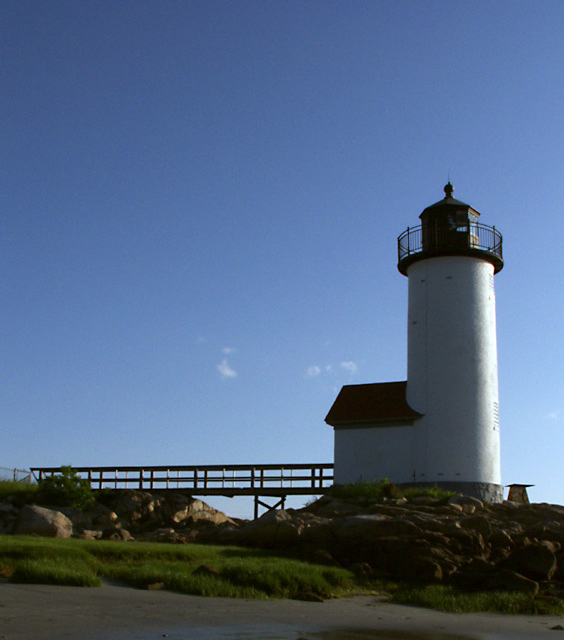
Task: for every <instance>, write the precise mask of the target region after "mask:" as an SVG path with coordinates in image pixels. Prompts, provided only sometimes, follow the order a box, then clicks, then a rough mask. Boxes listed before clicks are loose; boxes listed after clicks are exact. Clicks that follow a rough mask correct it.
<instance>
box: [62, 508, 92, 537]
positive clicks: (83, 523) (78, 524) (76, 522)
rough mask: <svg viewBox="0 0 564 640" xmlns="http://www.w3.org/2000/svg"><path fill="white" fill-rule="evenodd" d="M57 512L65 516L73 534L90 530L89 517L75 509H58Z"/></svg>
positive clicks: (90, 521) (90, 520)
mask: <svg viewBox="0 0 564 640" xmlns="http://www.w3.org/2000/svg"><path fill="white" fill-rule="evenodd" d="M58 511H59V512H60V513H62V514H63V515H65V516H66V517H67V518H68V519H69V520H70V521H71V522H72V526H73V530H74V531H75V532H78V531H82V530H84V529H91V528H92V519H91V518H90V516H89V515H88V514H87V513H85V512H84V511H82V509H77V508H76V507H59V509H58Z"/></svg>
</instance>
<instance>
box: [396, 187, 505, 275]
mask: <svg viewBox="0 0 564 640" xmlns="http://www.w3.org/2000/svg"><path fill="white" fill-rule="evenodd" d="M444 192H445V197H444V198H443V199H442V200H440V201H439V202H436V203H435V204H432V205H431V206H430V207H427V208H426V209H425V210H424V211H423V213H422V214H421V215H420V216H419V218H420V220H421V225H419V226H418V227H411V228H408V229H407V231H404V233H402V234H401V236H400V237H399V238H398V269H399V271H400V273H402V274H403V275H404V276H405V275H407V269H408V267H409V266H410V265H411V264H413V263H414V262H416V261H417V260H422V259H425V258H431V257H435V256H455V255H463V256H476V257H479V258H482V259H484V260H487V261H488V262H491V263H492V264H493V266H494V272H495V273H498V272H499V271H501V269H502V268H503V255H502V237H501V233H499V231H497V230H496V228H495V227H488V226H486V225H483V224H480V223H479V222H478V218H479V217H480V214H479V213H478V212H477V211H476V210H474V209H473V208H472V207H471V206H469V205H467V204H465V203H464V202H460V201H459V200H455V199H454V198H453V197H452V192H453V186H452V185H451V184H450V182H449V183H448V184H447V185H446V186H445V188H444Z"/></svg>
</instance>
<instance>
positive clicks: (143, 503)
mask: <svg viewBox="0 0 564 640" xmlns="http://www.w3.org/2000/svg"><path fill="white" fill-rule="evenodd" d="M163 503H164V499H163V498H161V497H155V496H153V495H152V494H150V493H149V492H147V491H138V490H135V489H125V490H120V491H119V492H118V494H117V499H116V500H115V501H114V503H113V509H114V511H115V512H116V513H117V514H118V516H119V517H120V518H122V519H123V520H124V522H125V523H126V524H127V526H129V527H131V526H133V527H135V526H137V527H139V526H140V525H144V524H147V523H148V522H153V523H156V522H160V521H161V520H163V514H161V513H160V510H161V506H162V505H163Z"/></svg>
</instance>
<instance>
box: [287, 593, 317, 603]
mask: <svg viewBox="0 0 564 640" xmlns="http://www.w3.org/2000/svg"><path fill="white" fill-rule="evenodd" d="M292 600H304V601H305V602H325V600H324V599H323V598H322V597H321V596H320V595H319V594H317V593H312V592H311V591H299V592H298V593H296V594H294V595H293V596H292Z"/></svg>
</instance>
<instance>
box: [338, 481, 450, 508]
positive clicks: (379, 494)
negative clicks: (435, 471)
mask: <svg viewBox="0 0 564 640" xmlns="http://www.w3.org/2000/svg"><path fill="white" fill-rule="evenodd" d="M331 495H332V496H334V497H335V498H340V499H341V500H351V499H358V498H369V499H372V500H377V501H379V502H383V501H384V498H407V499H408V500H410V499H413V498H419V497H430V498H436V499H438V500H442V501H444V502H446V501H447V500H448V499H449V498H450V497H451V496H453V495H454V492H453V491H444V490H442V489H439V488H438V487H398V486H397V485H395V484H393V483H391V482H389V481H388V479H387V478H383V479H382V480H380V481H379V482H354V483H351V484H345V485H337V486H334V487H332V489H331Z"/></svg>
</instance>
